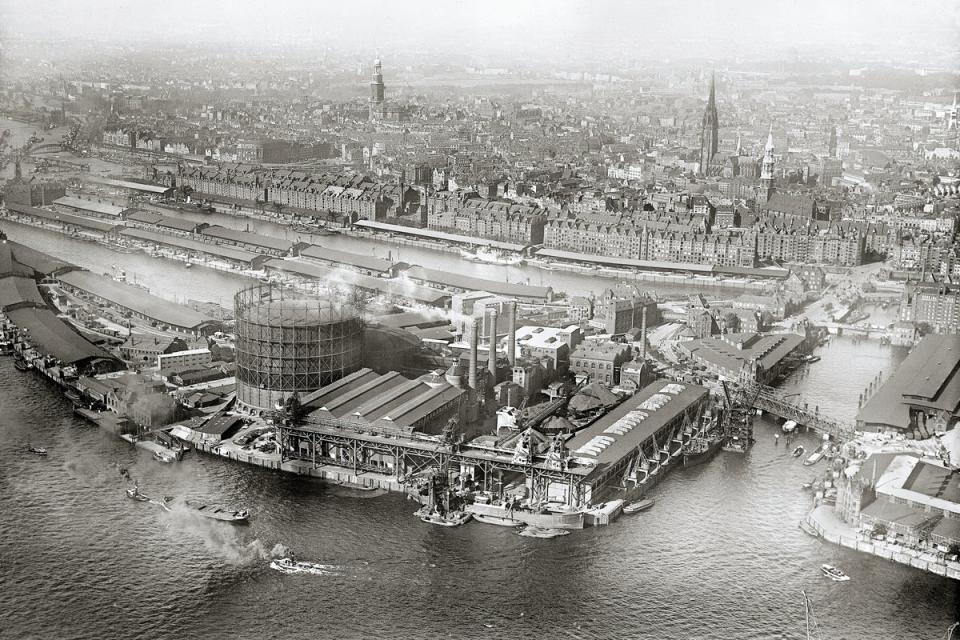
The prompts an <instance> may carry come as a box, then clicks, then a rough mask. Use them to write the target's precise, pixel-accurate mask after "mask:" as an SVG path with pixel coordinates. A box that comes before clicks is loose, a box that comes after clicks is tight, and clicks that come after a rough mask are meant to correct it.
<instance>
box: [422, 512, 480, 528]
mask: <svg viewBox="0 0 960 640" xmlns="http://www.w3.org/2000/svg"><path fill="white" fill-rule="evenodd" d="M415 515H417V516H419V518H420V521H421V522H425V523H427V524H435V525H437V526H440V527H459V526H460V525H462V524H466V523H467V522H468V521H469V520H470V518H471V517H472V516H471V514H470V513H468V512H466V511H452V512H450V513H447V514H446V515H440V514H439V513H437V512H436V511H431V512H424V511H423V510H421V511H417V513H416V514H415Z"/></svg>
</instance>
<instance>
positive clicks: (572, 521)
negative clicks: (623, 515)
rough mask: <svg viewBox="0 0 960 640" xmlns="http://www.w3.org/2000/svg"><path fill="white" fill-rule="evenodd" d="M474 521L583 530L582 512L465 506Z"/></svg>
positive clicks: (498, 505) (513, 525)
mask: <svg viewBox="0 0 960 640" xmlns="http://www.w3.org/2000/svg"><path fill="white" fill-rule="evenodd" d="M466 511H468V512H469V513H471V514H473V518H474V520H476V521H478V522H485V523H487V524H495V525H499V526H501V527H518V526H520V525H528V526H533V527H541V528H544V529H583V512H582V511H551V510H549V509H546V508H541V509H534V508H531V507H529V506H524V505H520V504H518V505H516V506H508V505H506V504H493V503H489V502H481V501H478V502H474V503H473V504H469V505H467V506H466Z"/></svg>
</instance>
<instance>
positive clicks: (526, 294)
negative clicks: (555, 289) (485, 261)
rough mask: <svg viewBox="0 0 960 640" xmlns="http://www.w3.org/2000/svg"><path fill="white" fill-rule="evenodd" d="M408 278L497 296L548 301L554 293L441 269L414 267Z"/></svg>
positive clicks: (546, 289)
mask: <svg viewBox="0 0 960 640" xmlns="http://www.w3.org/2000/svg"><path fill="white" fill-rule="evenodd" d="M406 273H407V277H409V278H410V279H411V280H420V281H423V282H431V283H434V284H439V285H445V286H448V287H456V288H458V289H464V290H465V291H486V292H488V293H494V294H497V295H503V296H508V297H518V298H537V299H544V300H545V299H547V298H549V297H550V295H551V293H552V289H551V288H550V287H538V286H534V285H529V284H514V283H512V282H500V281H498V280H484V279H483V278H475V277H473V276H467V275H463V274H461V273H453V272H450V271H441V270H439V269H427V268H425V267H420V266H414V267H410V268H409V269H407V272H406Z"/></svg>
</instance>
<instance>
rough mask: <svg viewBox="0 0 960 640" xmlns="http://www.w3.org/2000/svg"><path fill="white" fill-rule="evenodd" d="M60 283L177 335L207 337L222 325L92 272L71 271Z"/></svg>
mask: <svg viewBox="0 0 960 640" xmlns="http://www.w3.org/2000/svg"><path fill="white" fill-rule="evenodd" d="M57 280H58V281H59V282H60V284H61V286H63V287H64V288H65V289H67V290H68V291H72V292H74V293H78V294H84V295H88V296H90V297H92V298H93V299H94V300H96V301H97V302H99V303H101V304H107V305H111V306H113V307H116V308H117V309H119V310H121V311H122V312H124V313H129V314H130V315H131V316H132V317H136V318H141V319H143V320H147V321H150V322H157V323H158V324H161V325H164V326H167V327H169V328H170V329H172V330H173V331H178V332H181V333H188V334H192V335H204V336H205V335H212V334H213V333H214V332H216V331H217V330H219V328H220V323H219V322H217V321H216V320H214V319H213V318H210V317H208V316H206V315H204V314H202V313H199V312H197V311H194V310H193V309H190V308H188V307H184V306H182V305H179V304H176V303H173V302H170V301H169V300H164V299H163V298H158V297H157V296H155V295H152V294H150V293H148V292H146V291H144V290H143V289H141V288H140V287H135V286H133V285H130V284H126V283H123V282H117V281H116V280H114V279H112V278H108V277H106V276H101V275H98V274H96V273H92V272H90V271H83V270H76V271H68V272H67V273H64V274H61V275H59V276H58V277H57Z"/></svg>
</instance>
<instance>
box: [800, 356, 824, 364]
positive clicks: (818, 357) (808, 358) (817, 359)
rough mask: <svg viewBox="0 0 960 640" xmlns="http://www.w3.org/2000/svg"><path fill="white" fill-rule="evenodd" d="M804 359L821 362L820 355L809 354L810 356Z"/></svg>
mask: <svg viewBox="0 0 960 640" xmlns="http://www.w3.org/2000/svg"><path fill="white" fill-rule="evenodd" d="M804 360H805V361H806V362H808V363H813V362H820V356H813V355H809V356H806V357H805V358H804Z"/></svg>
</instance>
